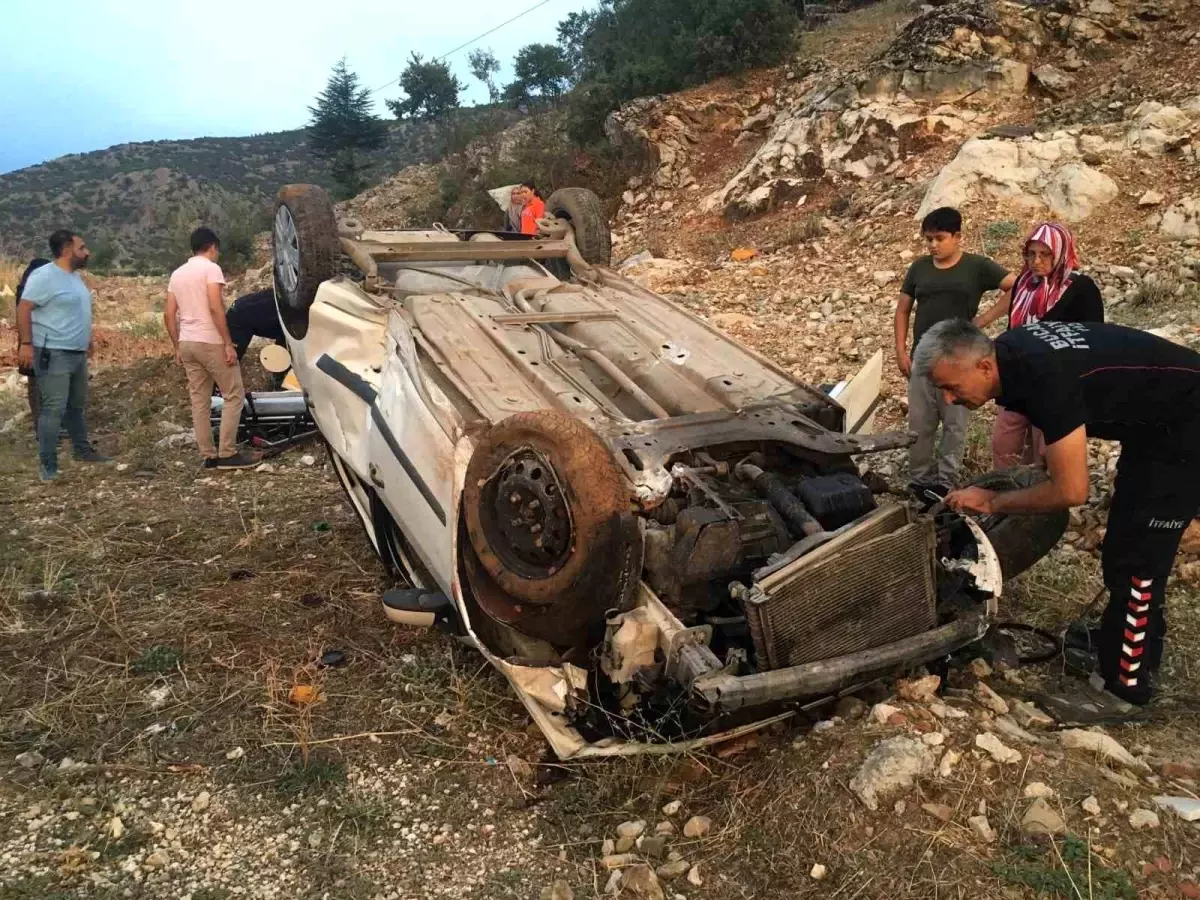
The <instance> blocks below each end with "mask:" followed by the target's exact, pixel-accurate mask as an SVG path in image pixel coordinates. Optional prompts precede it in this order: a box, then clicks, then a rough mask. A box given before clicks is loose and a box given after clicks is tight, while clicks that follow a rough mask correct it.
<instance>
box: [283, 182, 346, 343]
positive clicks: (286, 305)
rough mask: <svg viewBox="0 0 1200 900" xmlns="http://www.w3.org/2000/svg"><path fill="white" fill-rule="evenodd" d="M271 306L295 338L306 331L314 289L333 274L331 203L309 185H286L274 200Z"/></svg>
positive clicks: (335, 249)
mask: <svg viewBox="0 0 1200 900" xmlns="http://www.w3.org/2000/svg"><path fill="white" fill-rule="evenodd" d="M271 237H272V241H271V256H272V267H273V269H274V273H275V303H276V306H277V307H278V309H279V317H280V319H281V320H282V321H283V324H284V327H285V328H286V329H287V331H288V333H289V334H290V335H291V336H292V337H294V338H297V339H299V338H303V337H304V335H305V334H306V333H307V332H308V310H309V307H311V306H312V304H313V301H314V300H315V299H316V297H317V288H319V287H320V286H321V282H323V281H327V280H328V279H330V278H332V277H333V276H334V275H336V274H337V272H338V259H339V254H340V245H339V243H338V228H337V220H336V218H335V217H334V214H333V202H332V201H331V200H330V199H329V195H328V194H327V193H325V191H324V190H323V189H322V188H319V187H317V186H316V185H313V184H286V185H284V186H283V187H282V188H280V189H279V194H278V195H277V196H276V198H275V219H274V226H273V228H272V232H271Z"/></svg>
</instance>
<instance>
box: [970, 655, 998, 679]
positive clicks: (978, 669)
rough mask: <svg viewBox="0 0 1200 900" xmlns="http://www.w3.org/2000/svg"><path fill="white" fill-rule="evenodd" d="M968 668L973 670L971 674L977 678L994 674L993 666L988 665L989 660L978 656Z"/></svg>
mask: <svg viewBox="0 0 1200 900" xmlns="http://www.w3.org/2000/svg"><path fill="white" fill-rule="evenodd" d="M967 668H968V669H970V670H971V674H972V675H974V676H975V677H976V678H987V677H988V676H989V675H991V674H992V667H991V666H990V665H988V661H987V660H986V659H980V658H978V657H976V658H975V659H973V660H971V662H970V664H969V665H968V666H967Z"/></svg>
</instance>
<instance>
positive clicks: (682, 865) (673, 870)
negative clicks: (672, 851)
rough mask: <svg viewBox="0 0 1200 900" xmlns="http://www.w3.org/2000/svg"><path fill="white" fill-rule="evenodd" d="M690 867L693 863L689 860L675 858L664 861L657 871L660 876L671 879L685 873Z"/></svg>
mask: <svg viewBox="0 0 1200 900" xmlns="http://www.w3.org/2000/svg"><path fill="white" fill-rule="evenodd" d="M690 868H691V864H690V863H688V861H687V860H684V859H673V860H671V861H670V862H666V863H663V864H662V865H661V866H659V867H658V868H657V869H656V870H655V871H656V872H657V873H658V877H659V878H662V879H665V880H668V881H669V880H670V879H672V878H678V877H680V876H681V875H683V874H685V873H686V872H687V870H688V869H690Z"/></svg>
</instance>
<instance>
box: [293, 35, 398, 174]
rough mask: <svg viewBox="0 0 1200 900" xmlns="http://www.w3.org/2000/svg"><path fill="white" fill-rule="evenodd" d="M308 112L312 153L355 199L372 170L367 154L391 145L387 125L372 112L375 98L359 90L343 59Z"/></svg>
mask: <svg viewBox="0 0 1200 900" xmlns="http://www.w3.org/2000/svg"><path fill="white" fill-rule="evenodd" d="M308 111H309V112H310V113H311V114H312V119H311V121H310V122H309V124H308V146H309V149H310V150H311V151H312V152H313V153H314V154H315V155H317V156H319V157H321V158H322V159H327V160H329V161H330V162H331V163H332V169H333V179H334V181H336V182H337V184H338V186H339V187H340V188H341V192H342V194H343V195H344V196H347V197H353V196H354V195H355V194H357V193H358V192H359V191H361V190H362V189H363V188H364V187H366V180H365V179H364V178H363V173H364V172H365V171H366V170H367V169H368V168H370V165H369V163H367V162H365V161H364V160H363V154H365V153H367V152H369V151H371V150H377V149H379V148H380V147H382V146H383V144H384V143H385V142H386V141H387V125H386V124H385V123H384V122H383V121H382V120H380V119H379V117H378V116H376V115H375V114H374V113H373V112H371V94H370V91H368V90H367V89H366V88H363V87H359V83H358V76H357V75H355V74H354V73H353V72H351V71H350V70H349V69H348V68H347V67H346V59H345V57H343V58H342V59H340V60H339V61H338V62H337V64H336V65H334V67H333V73H332V74H331V75H330V76H329V82H328V84H326V85H325V90H324V91H322V92H321V93H320V94H318V95H317V101H316V105H315V106H310V107H309V108H308Z"/></svg>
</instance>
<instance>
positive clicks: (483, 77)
mask: <svg viewBox="0 0 1200 900" xmlns="http://www.w3.org/2000/svg"><path fill="white" fill-rule="evenodd" d="M467 63H468V64H469V65H470V67H471V74H472V75H474V76H475V78H477V79H478V80H479V81H482V82H483V83H484V84H485V85H486V86H487V92H488V100H490V101H491V102H492V103H495V102H497V101H498V100H499V99H500V89H499V88H498V87H496V76H497V75H499V74H500V60H498V59H496V54H495V53H493V52H492V51H491V50H490V49H488V50H484V49H482V48H480V49H479V50H472V51H471V52H470V53H468V54H467Z"/></svg>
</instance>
